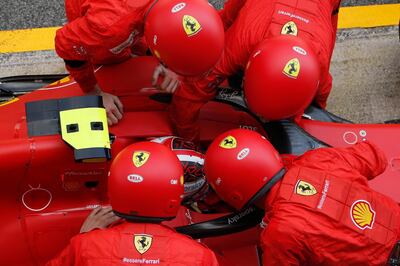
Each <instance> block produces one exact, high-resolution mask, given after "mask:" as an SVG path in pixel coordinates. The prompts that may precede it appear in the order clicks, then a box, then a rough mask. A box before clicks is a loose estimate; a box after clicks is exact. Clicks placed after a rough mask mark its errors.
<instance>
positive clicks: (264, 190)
mask: <svg viewBox="0 0 400 266" xmlns="http://www.w3.org/2000/svg"><path fill="white" fill-rule="evenodd" d="M285 173H286V170H285V168H283V167H282V169H281V170H279V171H278V173H276V174H275V175H274V176H273V177H272V178H271V179H270V180H269V181H268V182H267V183H266V184H265V185H264V186H263V187H262V188H261V189H260V190H259V191H258V192H257V193H256V194H255V195H254V196H253V197H252V198H251V199H249V201H247V202H246V204H245V205H244V206H243V207H242V208H241V210H243V209H246V208H248V207H250V206H251V205H253V203H254V202H256V201H257V200H259V199H260V198H262V197H263V196H264V195H266V194H267V193H268V191H269V190H270V189H271V188H272V187H273V186H274V185H275V184H276V183H277V182H278V181H279V180H281V179H282V177H283V176H284V175H285Z"/></svg>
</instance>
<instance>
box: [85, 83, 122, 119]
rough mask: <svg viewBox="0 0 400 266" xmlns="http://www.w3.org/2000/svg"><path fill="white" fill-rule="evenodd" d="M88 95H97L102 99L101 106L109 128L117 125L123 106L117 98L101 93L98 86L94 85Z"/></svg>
mask: <svg viewBox="0 0 400 266" xmlns="http://www.w3.org/2000/svg"><path fill="white" fill-rule="evenodd" d="M88 94H91V95H99V96H101V97H102V98H103V105H104V108H105V109H106V113H107V122H108V125H109V126H112V125H114V124H116V123H118V120H120V119H121V118H122V114H123V105H122V103H121V101H120V100H119V99H118V97H117V96H115V95H112V94H110V93H107V92H104V91H102V90H101V88H100V87H99V85H98V84H96V85H95V86H94V88H93V90H92V91H91V92H89V93H88Z"/></svg>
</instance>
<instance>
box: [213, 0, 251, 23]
mask: <svg viewBox="0 0 400 266" xmlns="http://www.w3.org/2000/svg"><path fill="white" fill-rule="evenodd" d="M245 3H246V0H228V1H226V2H225V4H224V8H223V9H222V10H220V11H219V15H220V17H221V19H222V22H223V23H224V29H225V30H227V29H228V28H229V27H230V26H231V25H232V23H233V22H234V21H235V19H236V17H237V15H238V14H239V11H240V9H241V8H242V7H243V5H244V4H245Z"/></svg>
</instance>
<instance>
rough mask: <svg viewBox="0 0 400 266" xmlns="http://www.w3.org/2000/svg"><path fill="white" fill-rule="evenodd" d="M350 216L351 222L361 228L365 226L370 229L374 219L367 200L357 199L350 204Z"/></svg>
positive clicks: (373, 213)
mask: <svg viewBox="0 0 400 266" xmlns="http://www.w3.org/2000/svg"><path fill="white" fill-rule="evenodd" d="M350 217H351V220H352V221H353V223H354V224H355V225H356V226H357V227H358V228H360V229H361V230H364V229H365V228H369V229H372V227H373V226H374V221H375V211H374V210H373V209H372V207H371V204H370V203H369V202H368V201H365V200H357V201H355V202H354V203H353V205H352V206H351V209H350Z"/></svg>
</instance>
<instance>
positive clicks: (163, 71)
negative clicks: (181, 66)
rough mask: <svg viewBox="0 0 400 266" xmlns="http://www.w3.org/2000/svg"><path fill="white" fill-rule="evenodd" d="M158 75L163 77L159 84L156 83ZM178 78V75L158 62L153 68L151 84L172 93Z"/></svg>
mask: <svg viewBox="0 0 400 266" xmlns="http://www.w3.org/2000/svg"><path fill="white" fill-rule="evenodd" d="M160 76H162V77H164V79H163V80H162V82H161V84H157V82H158V79H159V78H160ZM178 78H179V76H178V75H177V74H175V73H174V72H173V71H171V70H169V69H168V68H165V67H164V66H163V65H161V64H160V65H158V67H156V69H155V70H154V73H153V79H152V85H153V86H155V87H156V88H158V89H161V90H163V91H165V92H169V93H174V92H175V90H176V88H177V87H178V85H179V79H178Z"/></svg>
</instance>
